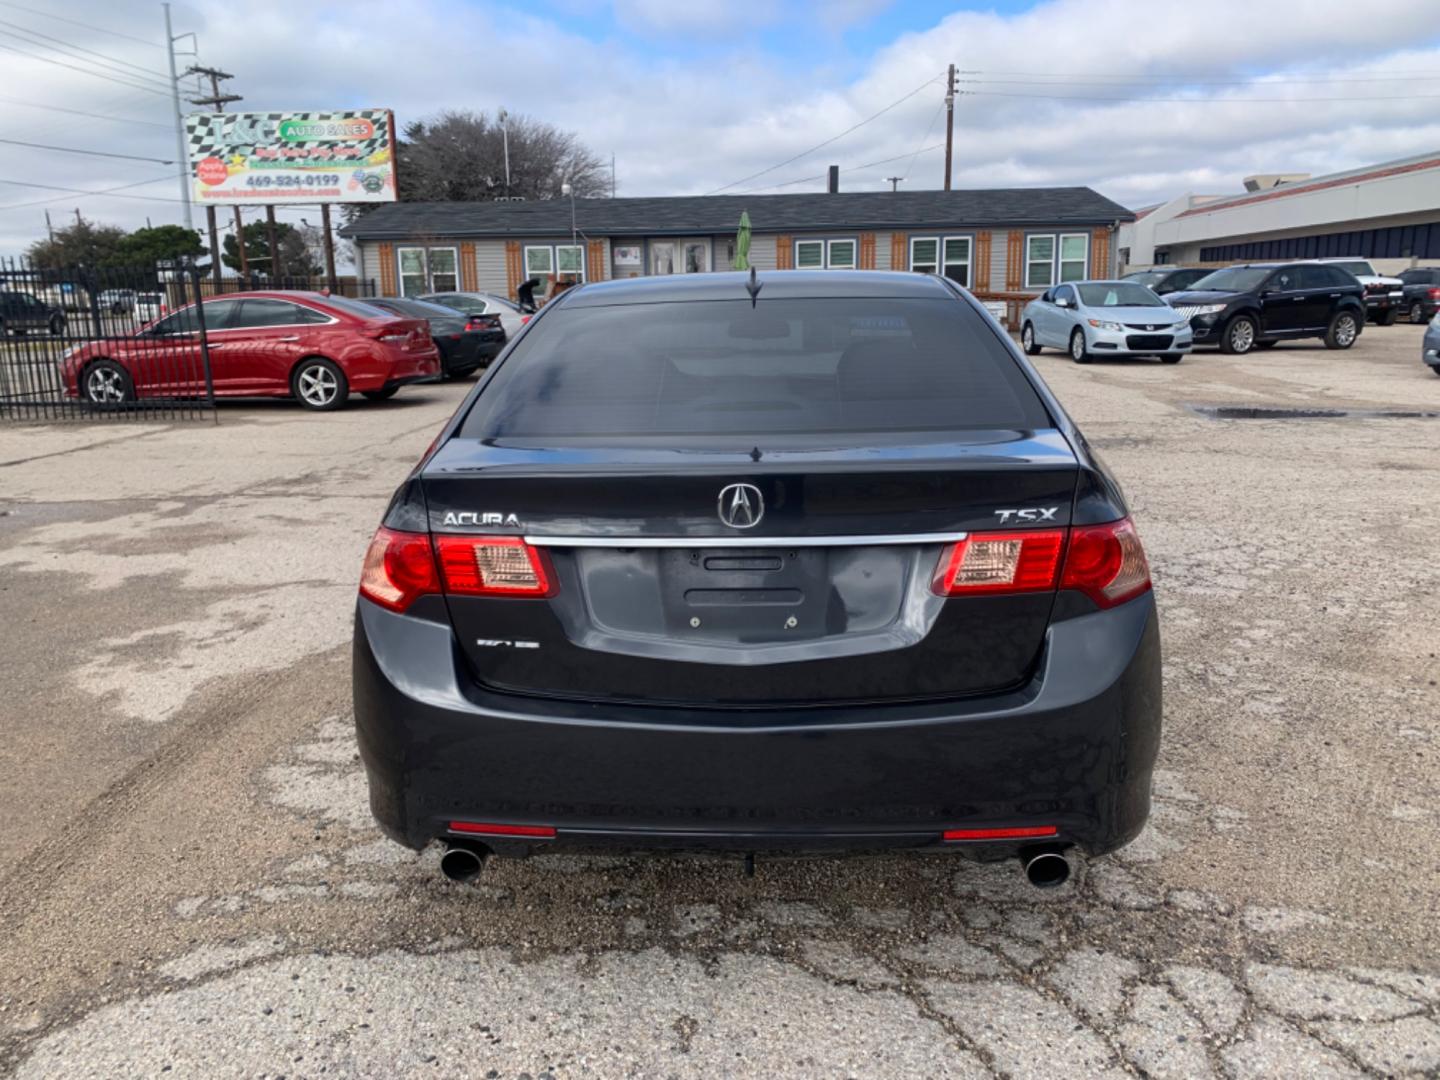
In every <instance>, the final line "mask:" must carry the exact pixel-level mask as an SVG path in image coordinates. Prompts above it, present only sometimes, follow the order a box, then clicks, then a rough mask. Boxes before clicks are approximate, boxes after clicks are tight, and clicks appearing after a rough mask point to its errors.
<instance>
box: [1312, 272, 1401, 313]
mask: <svg viewBox="0 0 1440 1080" xmlns="http://www.w3.org/2000/svg"><path fill="white" fill-rule="evenodd" d="M1312 261H1313V262H1317V263H1320V264H1321V265H1322V266H1338V267H1339V268H1340V269H1342V270H1345V271H1348V272H1349V273H1351V274H1354V275H1355V277H1356V279H1357V280H1358V281H1359V282H1360V284H1361V285H1362V286H1363V287H1364V289H1365V315H1366V317H1367V318H1368V319H1369V320H1370V321H1371V322H1376V323H1379V324H1380V325H1381V326H1393V325H1394V324H1395V320H1396V319H1398V318H1399V317H1400V313H1401V312H1402V311H1403V310H1404V299H1405V283H1404V282H1402V281H1401V280H1400V279H1399V278H1395V277H1386V276H1385V275H1383V274H1377V273H1376V272H1375V268H1374V267H1373V266H1371V265H1370V261H1369V260H1368V259H1314V260H1312Z"/></svg>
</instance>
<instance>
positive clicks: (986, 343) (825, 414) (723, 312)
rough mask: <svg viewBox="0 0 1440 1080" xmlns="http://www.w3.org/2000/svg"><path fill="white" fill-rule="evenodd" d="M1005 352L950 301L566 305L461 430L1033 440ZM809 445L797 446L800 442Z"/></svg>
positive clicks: (1020, 385) (1026, 396)
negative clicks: (959, 434) (1017, 435)
mask: <svg viewBox="0 0 1440 1080" xmlns="http://www.w3.org/2000/svg"><path fill="white" fill-rule="evenodd" d="M1050 426H1051V420H1050V418H1049V415H1048V413H1047V412H1046V410H1045V406H1044V405H1043V403H1042V402H1041V400H1040V398H1039V396H1038V394H1037V393H1036V392H1035V389H1034V387H1033V386H1031V385H1030V383H1029V381H1028V380H1027V379H1026V378H1025V375H1024V372H1022V371H1021V369H1020V367H1019V365H1018V364H1017V363H1016V362H1015V359H1014V357H1013V356H1012V355H1011V354H1010V352H1009V350H1008V349H1006V348H1005V346H1004V343H1003V342H1002V341H1001V339H1000V338H998V337H997V336H996V335H995V333H994V331H993V330H992V329H991V328H990V326H989V325H988V324H987V323H986V322H985V320H984V319H983V318H982V317H980V316H979V315H978V314H977V313H976V312H975V311H974V310H972V309H971V308H970V307H968V306H967V305H964V304H959V303H956V302H954V301H952V300H922V299H902V298H886V297H866V298H853V299H844V300H841V299H835V298H829V299H797V300H786V301H783V302H782V301H776V302H774V303H771V304H766V303H765V302H763V300H762V302H761V303H759V304H758V305H753V304H752V303H751V302H750V301H748V300H740V301H730V300H704V301H701V300H691V301H680V302H673V303H657V304H626V305H616V306H611V307H588V306H587V307H577V308H565V307H562V308H560V309H559V310H557V311H555V312H554V313H553V314H551V315H548V316H547V317H546V318H544V319H542V320H540V321H539V322H537V323H536V324H535V328H534V330H533V331H532V332H531V333H528V334H526V335H525V336H524V337H522V338H520V339H519V346H518V347H517V350H516V351H515V352H514V353H513V354H512V355H511V356H510V357H509V359H507V360H506V361H505V363H504V365H503V366H502V367H501V368H500V369H499V371H498V373H497V375H496V377H495V379H494V381H493V382H492V383H491V384H490V385H489V386H488V387H487V388H486V391H485V393H483V394H481V395H480V397H479V398H478V400H477V402H476V406H475V408H474V409H473V410H472V411H471V412H470V414H469V416H468V417H467V418H466V420H465V423H464V426H463V427H462V429H461V435H462V437H470V438H477V439H496V440H506V439H510V440H524V439H554V438H556V437H566V436H570V437H586V438H603V439H605V441H606V442H608V443H611V444H614V443H616V442H620V443H630V442H632V441H636V440H638V441H641V442H643V441H644V440H645V439H646V438H654V437H657V436H660V437H665V438H673V437H675V436H679V435H696V436H724V437H726V438H735V439H738V440H740V441H741V442H743V443H744V445H745V446H746V447H749V446H753V445H755V444H754V443H753V442H750V441H747V440H750V439H752V438H755V437H757V436H801V437H804V436H811V437H819V438H821V439H823V440H825V445H832V443H831V442H830V440H833V439H834V437H835V435H836V433H839V434H840V435H841V436H842V437H843V436H844V434H846V433H854V432H861V431H865V432H901V433H908V432H917V431H947V430H948V431H953V430H956V429H960V428H970V429H989V430H997V429H1002V430H1034V429H1036V428H1045V427H1050ZM807 445H808V444H807Z"/></svg>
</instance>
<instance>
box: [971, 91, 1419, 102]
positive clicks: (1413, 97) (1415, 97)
mask: <svg viewBox="0 0 1440 1080" xmlns="http://www.w3.org/2000/svg"><path fill="white" fill-rule="evenodd" d="M965 94H966V95H967V96H972V97H1003V98H1031V99H1034V100H1036V101H1130V102H1152V101H1153V102H1166V103H1172V104H1180V105H1230V104H1261V103H1265V102H1275V103H1280V104H1287V105H1308V104H1310V103H1311V102H1326V101H1395V100H1397V99H1396V97H1395V95H1394V94H1380V95H1375V96H1368V95H1356V94H1346V95H1345V96H1344V97H1208V98H1195V97H1140V96H1136V95H1124V96H1115V95H1113V94H1112V95H1109V96H1101V95H1096V94H1017V93H1011V92H1008V91H1003V90H966V91H965ZM1434 98H1440V94H1406V95H1405V96H1404V98H1403V100H1405V101H1428V100H1431V99H1434Z"/></svg>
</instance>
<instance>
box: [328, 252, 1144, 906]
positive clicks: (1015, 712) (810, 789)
mask: <svg viewBox="0 0 1440 1080" xmlns="http://www.w3.org/2000/svg"><path fill="white" fill-rule="evenodd" d="M354 696H355V719H356V725H357V728H358V732H359V743H360V751H361V755H362V757H363V759H364V762H365V766H366V770H367V772H368V774H369V781H370V797H371V805H372V807H373V809H374V812H375V816H376V818H377V819H378V820H379V822H380V825H381V827H382V828H383V829H384V830H385V832H386V833H388V834H389V835H390V836H391V837H393V838H394V839H396V840H398V841H400V842H401V843H403V844H407V845H409V846H411V847H413V848H421V847H424V846H425V845H427V844H429V843H431V842H433V841H436V840H440V841H443V842H444V844H445V845H446V854H445V856H444V858H443V861H442V865H443V867H444V869H445V871H446V873H447V874H449V875H450V876H452V877H454V878H457V879H461V880H463V879H466V878H470V877H473V876H474V875H475V874H477V873H479V872H480V869H481V866H482V864H483V861H484V859H485V858H486V857H487V856H490V855H528V854H532V853H535V852H539V851H542V850H558V849H570V850H575V849H606V848H609V849H616V848H619V849H626V850H634V849H680V850H695V849H711V850H716V849H719V850H729V851H733V852H736V853H740V854H743V855H746V856H750V857H752V858H753V855H754V853H756V852H767V851H799V852H826V851H833V852H840V851H858V850H884V849H914V850H916V851H931V852H940V851H944V852H951V853H955V854H961V855H969V856H972V857H978V858H986V859H990V858H998V857H1003V856H1013V855H1019V856H1020V859H1021V861H1022V863H1024V864H1025V867H1026V873H1027V875H1028V876H1029V878H1030V880H1031V881H1033V882H1035V883H1036V884H1038V885H1054V884H1059V883H1060V882H1061V881H1063V880H1065V877H1066V876H1067V875H1068V872H1069V861H1068V856H1069V852H1070V851H1071V850H1072V849H1079V850H1080V851H1083V852H1085V853H1088V854H1091V855H1096V854H1103V853H1105V852H1108V851H1112V850H1114V849H1115V848H1118V847H1120V846H1121V845H1123V844H1125V843H1127V842H1128V841H1130V840H1131V839H1133V838H1134V837H1135V836H1136V834H1138V833H1139V832H1140V830H1141V828H1142V827H1143V825H1144V823H1145V819H1146V817H1147V815H1148V813H1149V808H1150V783H1151V772H1152V768H1153V765H1154V762H1155V756H1156V751H1157V748H1158V743H1159V737H1160V714H1161V695H1160V635H1159V629H1158V625H1157V619H1156V609H1155V602H1154V597H1153V594H1152V593H1151V588H1150V573H1149V568H1148V566H1147V563H1146V559H1145V554H1144V551H1143V550H1142V548H1141V545H1140V539H1139V537H1138V535H1137V534H1136V530H1135V527H1134V525H1133V524H1132V523H1131V521H1130V518H1129V516H1128V511H1127V508H1126V505H1125V501H1124V497H1123V495H1122V494H1121V491H1120V487H1119V485H1118V484H1117V483H1116V482H1115V480H1114V478H1113V477H1112V476H1111V475H1110V473H1109V472H1108V471H1107V469H1106V467H1105V465H1104V464H1103V463H1102V462H1101V461H1100V459H1099V457H1098V456H1097V454H1096V453H1095V451H1094V450H1093V449H1091V447H1090V446H1089V445H1088V444H1087V442H1086V440H1085V437H1084V436H1083V435H1082V434H1081V433H1080V431H1079V430H1078V429H1077V428H1076V426H1075V424H1074V423H1073V422H1072V421H1071V420H1070V418H1069V417H1068V416H1066V414H1065V412H1064V410H1063V409H1062V408H1061V407H1060V404H1059V402H1057V401H1056V400H1055V398H1054V397H1053V396H1052V395H1051V393H1050V391H1049V390H1048V389H1047V387H1046V386H1045V385H1044V383H1043V382H1042V381H1041V380H1040V378H1039V376H1038V375H1037V374H1036V372H1035V370H1034V369H1033V368H1032V367H1031V366H1030V364H1029V362H1028V361H1027V360H1026V358H1025V357H1024V355H1023V354H1022V353H1021V352H1020V350H1019V349H1018V348H1017V347H1016V346H1015V345H1014V344H1013V343H1012V342H1011V340H1010V338H1009V337H1008V336H1007V335H1006V334H1005V332H1004V331H1003V330H1002V329H1001V327H1000V326H999V325H998V324H997V323H996V322H995V320H994V319H993V318H991V317H990V315H988V314H987V313H986V311H985V310H984V309H983V308H982V307H981V306H980V305H979V303H978V302H976V301H975V300H974V299H973V298H972V297H971V296H970V295H969V294H968V293H966V292H965V291H964V290H962V289H960V288H958V287H956V286H955V285H953V284H952V283H951V282H949V281H947V280H946V279H944V278H941V277H936V276H932V275H921V274H903V273H879V272H867V271H847V272H845V273H839V272H833V271H831V272H825V271H819V272H806V271H785V272H778V273H768V274H760V275H755V274H753V273H752V274H751V275H749V276H746V275H743V274H705V275H694V276H685V277H673V278H642V279H635V280H629V281H613V282H604V283H597V284H592V285H584V286H581V287H578V288H575V289H572V290H570V291H569V292H567V293H564V294H562V295H561V296H560V297H559V298H557V299H555V300H554V301H552V302H551V303H550V304H548V305H546V306H545V308H544V309H543V310H542V311H541V313H540V314H539V315H538V316H536V317H535V318H534V319H532V320H531V322H530V323H529V324H528V325H527V326H526V327H525V329H524V330H523V331H522V332H521V333H520V334H519V335H518V336H517V337H516V339H515V340H514V341H513V342H511V344H510V345H509V346H508V347H507V349H506V350H505V351H504V352H503V353H502V354H501V355H500V356H499V358H498V359H497V360H496V361H495V362H494V363H492V365H491V366H490V368H489V370H488V371H487V373H486V374H485V376H484V378H483V379H482V380H481V381H480V382H479V383H478V384H477V385H476V386H475V387H474V389H473V390H472V391H471V393H470V394H469V396H468V397H467V398H466V399H465V401H464V403H463V404H462V405H461V407H460V408H459V410H458V411H457V412H456V413H455V415H454V417H453V418H452V419H451V420H450V421H449V423H448V424H447V425H446V426H445V428H444V429H443V430H442V431H441V432H440V434H439V436H438V437H437V438H436V439H435V442H434V444H433V445H432V446H431V448H430V449H429V450H428V451H427V452H426V454H425V456H424V457H423V459H422V460H421V461H420V463H419V464H418V465H417V466H416V467H415V469H414V470H413V471H412V472H411V474H410V476H409V477H408V478H407V479H406V480H405V482H404V483H403V484H401V485H400V488H399V490H397V491H396V493H395V496H394V498H393V499H392V501H391V503H390V506H389V509H388V510H387V511H386V513H385V517H384V520H383V523H382V526H381V528H380V529H379V531H378V532H377V533H376V534H375V538H374V540H373V542H372V543H371V545H370V549H369V552H368V553H367V555H366V558H365V566H364V571H363V576H362V579H361V583H360V597H359V601H358V611H357V617H356V620H355V661H354Z"/></svg>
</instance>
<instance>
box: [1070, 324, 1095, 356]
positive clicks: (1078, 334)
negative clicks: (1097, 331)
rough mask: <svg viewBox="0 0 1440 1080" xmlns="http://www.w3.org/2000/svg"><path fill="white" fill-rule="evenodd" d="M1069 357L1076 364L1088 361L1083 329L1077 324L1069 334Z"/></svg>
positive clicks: (1088, 353)
mask: <svg viewBox="0 0 1440 1080" xmlns="http://www.w3.org/2000/svg"><path fill="white" fill-rule="evenodd" d="M1070 359H1071V360H1074V361H1075V363H1077V364H1088V363H1089V362H1090V350H1089V349H1087V348H1086V347H1085V331H1084V330H1081V329H1080V328H1079V327H1078V326H1077V327H1076V328H1075V331H1074V333H1072V334H1071V335H1070Z"/></svg>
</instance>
